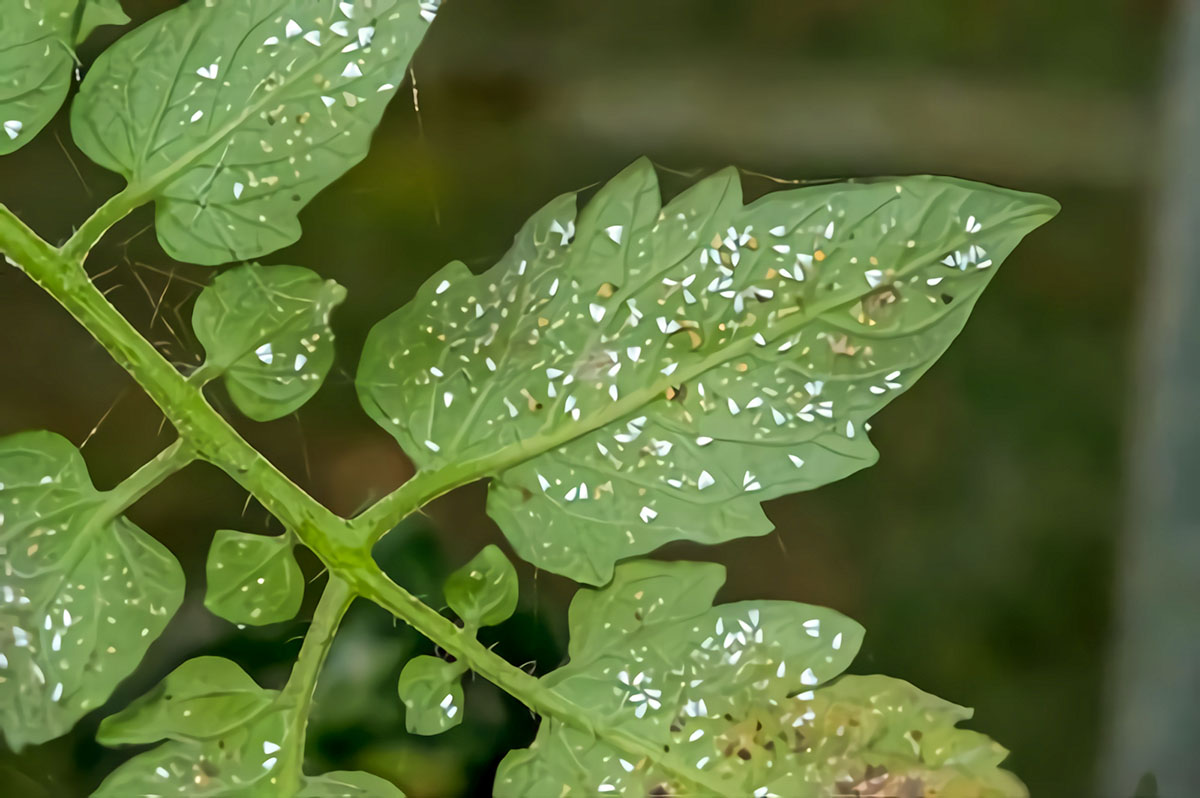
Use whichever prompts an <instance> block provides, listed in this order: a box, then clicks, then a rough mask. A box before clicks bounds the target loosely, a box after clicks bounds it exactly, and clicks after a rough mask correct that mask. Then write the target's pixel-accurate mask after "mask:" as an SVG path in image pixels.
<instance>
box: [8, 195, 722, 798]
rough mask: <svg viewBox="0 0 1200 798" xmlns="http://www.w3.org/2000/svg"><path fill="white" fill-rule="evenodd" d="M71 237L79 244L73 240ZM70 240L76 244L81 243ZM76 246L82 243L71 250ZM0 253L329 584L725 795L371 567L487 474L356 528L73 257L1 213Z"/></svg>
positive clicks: (462, 472) (389, 508)
mask: <svg viewBox="0 0 1200 798" xmlns="http://www.w3.org/2000/svg"><path fill="white" fill-rule="evenodd" d="M110 205H112V202H111V201H110V203H106V207H108V206H110ZM100 224H101V223H100V222H98V223H96V224H95V225H89V224H87V223H85V224H84V226H83V227H81V228H80V230H84V229H90V230H93V231H94V230H97V229H100V228H99V227H98V225H100ZM105 229H106V228H105ZM89 235H90V234H89ZM76 237H77V238H79V234H77V235H76ZM79 240H80V242H83V241H86V240H87V238H86V237H84V238H79ZM80 246H82V243H81V244H79V245H77V246H76V247H75V248H73V249H72V251H73V252H74V251H75V250H76V249H78V247H80ZM0 251H3V252H5V253H7V254H8V256H9V257H10V258H11V259H12V260H13V261H14V262H15V263H16V264H17V265H18V267H19V268H21V269H22V270H23V271H24V272H25V273H26V274H27V275H29V277H30V278H31V279H33V280H34V282H36V283H37V284H38V285H39V286H41V287H42V288H43V289H44V290H46V291H47V292H48V293H49V294H50V295H51V296H52V297H54V299H56V300H57V301H58V302H59V304H61V305H62V306H63V307H64V308H66V310H67V311H68V312H69V313H70V314H71V315H72V316H74V317H75V319H76V320H77V321H79V323H80V324H82V325H83V326H84V327H85V328H86V329H87V330H88V332H89V333H91V334H92V336H93V337H94V338H95V339H96V340H97V341H98V342H99V343H100V345H101V346H102V347H104V349H105V350H106V351H108V353H109V354H110V355H111V356H112V357H113V358H114V359H115V360H116V361H117V363H118V364H120V365H121V366H122V367H123V368H124V369H125V370H126V371H128V372H129V373H130V375H131V376H133V378H134V379H135V380H136V381H137V382H138V384H139V385H141V387H142V388H143V389H144V390H145V391H146V393H147V394H149V395H150V397H151V398H152V399H153V400H154V402H155V403H156V404H157V405H158V406H159V408H161V410H162V411H163V413H164V414H165V415H166V416H167V418H168V420H170V422H171V423H172V424H173V425H174V426H175V428H176V429H177V430H178V431H179V434H180V436H181V437H182V438H184V439H185V440H187V441H188V443H189V444H190V445H191V446H192V447H194V449H195V451H196V452H197V454H198V455H199V456H200V457H201V458H203V459H205V460H207V461H209V462H211V463H213V464H214V465H217V466H218V467H220V468H222V469H223V470H224V471H226V472H227V473H228V474H229V475H230V476H231V477H232V478H233V479H235V480H236V481H237V482H238V483H239V484H241V485H242V486H243V487H245V488H246V490H248V491H249V492H250V493H251V494H252V495H253V496H254V497H255V498H256V499H258V501H259V502H260V503H261V504H262V505H263V506H264V507H265V508H266V509H267V510H268V511H270V512H271V513H272V514H273V515H275V516H276V517H277V518H279V520H280V521H282V522H283V524H284V525H285V526H286V527H288V528H289V529H290V530H292V531H293V532H294V533H295V534H296V536H297V537H298V538H299V539H300V540H301V541H302V542H303V543H304V544H305V545H306V546H308V548H310V549H312V551H313V552H314V553H315V554H316V555H317V556H318V557H319V558H320V559H321V560H322V562H323V563H324V564H325V565H326V566H327V567H328V568H329V569H330V571H331V573H332V575H333V576H335V577H338V578H340V579H341V580H344V581H345V582H347V583H349V585H350V587H351V588H352V589H353V590H354V591H355V592H357V593H358V594H359V595H361V596H363V597H365V598H368V599H370V600H371V601H373V602H375V603H376V604H379V605H380V606H382V607H384V608H386V609H388V610H389V611H391V612H392V613H393V614H394V615H396V616H397V617H398V618H400V619H401V620H403V621H405V622H406V623H408V624H409V625H410V626H412V627H413V628H414V629H416V630H417V631H419V632H420V633H421V634H423V635H425V636H426V637H428V638H429V639H430V640H433V641H434V642H435V643H437V644H438V645H439V646H441V647H442V648H443V649H445V650H446V651H448V652H450V653H451V654H453V655H454V656H455V657H457V658H459V659H461V660H463V661H464V662H466V663H467V664H468V665H470V667H471V669H472V670H474V671H475V672H476V673H478V674H479V675H480V676H483V677H484V678H485V679H487V680H488V681H491V682H492V683H494V684H496V685H497V686H498V687H500V688H501V689H503V690H505V691H506V692H508V693H510V694H511V695H513V696H514V697H515V698H517V699H518V700H519V701H521V702H522V703H523V704H525V705H526V706H528V707H529V708H530V709H532V710H533V711H535V712H537V713H539V714H541V715H543V716H544V717H552V718H554V719H556V720H557V721H559V722H561V723H564V724H566V725H569V726H572V727H574V728H576V729H579V730H581V731H584V732H585V733H587V734H590V735H592V736H594V737H597V738H599V739H603V740H606V741H607V742H609V743H611V744H612V745H614V746H616V747H617V748H619V749H621V750H623V751H626V752H627V753H630V754H633V755H634V756H637V757H643V756H644V757H647V758H649V759H650V760H651V761H654V762H657V763H659V764H660V766H662V767H663V768H664V769H667V770H669V771H671V772H673V773H674V774H675V775H676V777H677V778H679V779H680V780H682V781H684V782H686V783H689V784H692V785H696V786H698V787H700V788H702V789H703V790H705V791H708V792H711V793H715V794H718V795H722V794H725V791H724V789H723V786H722V785H720V784H717V783H710V782H709V781H708V780H707V779H708V777H706V776H705V774H703V773H702V772H699V771H697V770H696V769H695V768H692V767H688V766H687V765H686V764H684V763H682V762H677V761H676V760H675V758H674V755H672V754H667V753H665V752H663V751H662V750H661V748H659V747H657V746H655V745H652V744H650V743H648V742H646V741H645V740H643V739H641V738H639V737H637V736H636V735H634V734H631V733H629V732H628V731H624V730H620V729H612V728H608V727H607V726H604V725H599V724H597V723H596V722H595V721H593V720H592V718H591V717H590V713H589V712H588V710H587V709H586V708H584V707H581V706H579V705H577V704H574V703H573V702H570V701H567V700H566V699H564V698H563V697H562V696H560V695H559V694H557V693H555V692H554V691H553V690H550V689H548V688H546V687H545V686H544V685H542V683H541V682H540V681H539V680H537V679H535V678H533V677H532V676H530V675H529V674H527V673H525V672H524V671H522V670H521V669H520V668H517V667H515V666H513V665H512V664H510V663H509V662H508V661H507V660H505V659H504V658H502V657H500V656H498V655H496V654H494V653H493V652H492V651H490V650H489V649H488V648H487V647H486V646H484V645H483V644H481V643H480V642H479V641H477V640H475V639H474V638H473V637H467V636H466V635H465V633H464V632H463V630H462V629H460V628H459V627H458V626H456V625H455V624H453V623H452V622H451V621H449V620H448V619H446V618H444V617H442V616H441V615H440V614H439V613H437V612H436V611H435V610H433V609H432V608H430V607H429V606H428V605H426V604H424V603H423V602H421V601H420V600H419V599H418V598H416V597H415V596H413V595H412V594H411V593H409V592H408V591H406V590H404V589H403V588H402V587H400V586H399V585H397V584H395V583H394V582H392V581H391V580H390V579H389V578H388V577H387V576H386V574H384V573H383V572H382V571H381V570H380V569H379V566H378V565H376V563H375V561H374V560H373V559H372V558H371V554H370V543H371V541H373V540H375V539H377V538H378V537H379V536H380V535H381V534H382V533H383V532H384V531H385V530H386V528H387V527H388V526H390V525H391V524H392V523H394V522H395V520H399V518H402V517H403V516H404V515H407V514H408V513H409V512H411V511H412V510H414V509H416V508H417V507H419V506H420V504H421V503H423V502H424V501H427V500H428V499H429V498H432V497H434V496H438V495H441V494H442V493H445V492H446V491H448V490H450V489H451V488H453V487H454V486H456V485H459V484H462V483H464V482H468V481H471V480H473V479H478V478H479V476H480V475H482V474H483V473H487V470H486V469H484V470H480V468H481V465H482V464H481V463H480V462H469V463H464V464H461V465H456V466H454V467H451V468H448V469H445V470H443V471H439V472H433V473H427V474H421V475H418V476H417V477H415V478H414V479H412V480H410V482H409V483H407V484H406V485H405V486H404V487H403V488H401V489H400V490H399V491H397V492H395V493H393V494H392V495H391V496H389V497H388V498H387V499H385V500H384V501H383V502H381V505H382V507H379V506H377V507H376V508H373V510H370V511H368V512H367V513H365V514H364V515H363V516H360V518H359V519H358V521H357V522H354V523H351V522H348V521H346V520H345V519H342V518H340V517H338V516H337V515H335V514H334V513H332V512H330V511H329V510H328V509H326V508H325V507H324V506H323V505H321V504H320V503H319V502H317V501H316V500H315V499H313V498H312V497H311V496H309V495H308V494H307V493H305V492H304V491H303V490H302V489H300V487H298V486H297V485H296V484H295V483H293V482H292V481H291V480H289V479H288V478H287V477H286V476H285V475H284V474H283V473H282V472H280V471H279V470H278V469H277V468H275V466H273V465H272V464H271V463H269V462H268V461H267V460H266V459H265V458H264V457H263V456H262V455H261V454H259V452H258V451H257V450H256V449H255V448H254V447H253V446H251V445H250V444H249V443H247V442H246V441H245V440H244V439H243V438H242V437H241V436H240V435H238V433H237V431H236V430H234V429H233V427H231V426H230V425H229V423H228V422H227V421H225V419H224V418H222V417H221V415H220V414H219V413H217V412H216V410H214V409H213V408H212V406H211V405H209V404H208V401H207V400H206V399H205V397H204V395H203V393H202V392H201V390H200V388H199V387H198V386H197V385H195V384H193V383H190V382H189V381H188V380H187V378H185V377H184V376H183V375H181V374H180V373H179V372H178V371H177V370H176V369H175V367H174V366H172V365H171V364H170V363H169V362H168V361H167V360H166V359H165V358H163V357H162V355H160V354H159V352H158V351H157V350H156V349H155V348H154V347H153V346H151V345H150V343H149V342H148V341H147V340H146V339H145V338H144V337H142V335H141V334H140V333H138V331H137V330H136V329H134V327H133V326H132V325H131V324H130V323H129V321H128V320H127V319H126V318H125V317H124V316H122V315H121V314H120V313H119V312H118V311H117V310H116V309H115V308H114V307H113V306H112V305H111V304H109V302H108V300H106V299H105V298H104V296H103V295H102V294H101V293H100V291H99V290H97V288H96V287H95V286H94V285H93V284H92V282H91V280H90V279H89V278H88V276H87V273H86V272H84V270H83V266H82V263H81V261H80V260H79V259H78V258H69V257H67V256H66V255H64V253H63V252H60V251H59V250H57V249H55V248H54V247H52V246H50V245H49V244H48V243H46V242H45V241H43V240H42V239H41V238H39V237H38V236H37V235H36V234H35V233H34V232H33V231H31V230H30V229H29V228H28V227H26V226H25V225H24V224H23V223H22V222H21V221H20V220H19V219H17V218H16V217H15V216H13V214H12V213H11V212H9V211H8V209H7V208H4V206H2V205H0ZM332 600H333V599H331V601H332ZM306 645H307V643H306ZM313 645H316V643H313ZM313 659H314V658H313V657H312V656H310V657H309V658H308V660H307V664H306V666H305V667H317V666H319V662H317V663H313ZM297 667H298V668H299V667H300V665H297ZM297 689H299V688H297Z"/></svg>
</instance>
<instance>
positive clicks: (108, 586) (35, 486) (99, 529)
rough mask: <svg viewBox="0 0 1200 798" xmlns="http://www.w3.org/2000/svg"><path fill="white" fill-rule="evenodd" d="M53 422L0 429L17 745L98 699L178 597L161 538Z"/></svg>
mask: <svg viewBox="0 0 1200 798" xmlns="http://www.w3.org/2000/svg"><path fill="white" fill-rule="evenodd" d="M108 499H109V495H108V494H105V493H101V492H99V491H97V490H96V489H95V488H94V487H93V486H92V483H91V480H90V479H89V477H88V473H87V466H86V465H85V463H84V461H83V458H82V457H81V456H80V454H79V452H78V450H77V449H76V448H75V447H74V446H72V445H71V443H70V442H69V441H67V440H66V439H64V438H62V437H60V436H58V435H54V434H52V433H49V432H27V433H21V434H18V435H11V436H9V437H7V438H2V439H0V555H2V556H3V559H4V575H3V576H2V577H0V728H2V729H3V731H4V735H5V738H6V740H7V742H8V744H9V746H11V747H13V748H18V749H19V748H21V747H22V746H24V745H25V744H27V743H39V742H43V741H45V740H49V739H52V738H54V737H57V736H58V735H60V734H63V733H64V732H66V731H67V730H68V729H70V728H71V726H72V725H74V724H75V722H76V721H77V720H79V718H81V717H82V716H83V715H85V714H86V713H87V712H90V711H91V710H93V709H96V708H97V707H98V706H100V705H101V704H103V703H104V702H105V701H106V700H107V699H108V697H109V695H111V694H112V691H113V688H114V687H116V685H117V683H118V682H120V681H121V680H122V679H123V678H125V676H127V675H128V674H129V673H130V672H131V671H132V670H133V669H134V668H135V667H136V666H137V664H138V663H139V662H141V659H142V656H143V655H144V654H145V653H146V649H147V648H148V647H149V645H150V644H151V643H152V642H154V640H155V639H156V638H157V637H158V635H159V634H160V633H161V632H162V630H163V628H164V627H165V626H166V625H167V621H169V620H170V618H171V616H172V615H174V614H175V610H176V609H178V608H179V604H180V602H181V601H182V600H183V587H184V583H183V573H182V571H181V570H180V568H179V564H178V563H177V562H176V561H175V558H174V557H172V556H171V554H170V552H168V551H167V550H166V549H165V548H163V546H162V545H160V544H159V543H158V542H157V541H155V540H154V539H153V538H152V537H150V536H149V535H147V534H146V533H145V532H143V531H142V530H141V529H138V528H137V527H136V526H134V525H133V524H132V523H130V522H129V521H128V520H126V519H125V518H124V517H122V516H119V515H116V514H115V512H114V510H113V508H112V506H111V505H110V504H109V503H107V500H108Z"/></svg>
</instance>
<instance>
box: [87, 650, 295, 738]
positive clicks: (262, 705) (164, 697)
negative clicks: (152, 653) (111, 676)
mask: <svg viewBox="0 0 1200 798" xmlns="http://www.w3.org/2000/svg"><path fill="white" fill-rule="evenodd" d="M275 695H276V693H275V692H274V691H272V690H264V689H262V688H261V687H259V686H258V684H257V683H255V681H254V680H253V679H251V678H250V677H249V676H248V675H247V674H246V672H245V671H244V670H242V669H241V668H240V667H238V665H237V664H236V663H234V662H231V661H229V660H227V659H224V658H222V657H196V658H195V659H189V660H187V661H186V662H184V663H183V664H182V665H180V666H179V667H178V668H176V669H175V670H173V671H172V672H171V673H170V674H168V675H167V677H166V678H165V679H163V680H162V681H161V682H159V684H158V685H157V686H156V687H155V688H154V689H153V690H151V691H150V692H149V693H147V694H146V695H144V696H142V697H141V698H139V699H137V700H136V701H134V702H133V703H132V704H130V705H129V706H128V707H126V708H125V709H123V710H121V711H120V712H118V713H117V714H115V715H110V716H109V717H107V718H105V719H104V720H103V721H102V722H101V723H100V729H99V731H97V732H96V740H97V741H98V742H100V743H102V744H104V745H140V744H144V743H156V742H158V741H159V740H164V739H172V740H181V741H186V740H207V739H211V738H214V737H220V736H221V735H222V734H226V733H227V732H229V731H231V730H232V729H235V728H237V727H238V726H241V725H242V724H243V723H244V722H246V721H247V720H248V719H250V718H253V717H255V716H256V715H259V714H260V713H262V712H263V711H264V710H265V709H266V708H267V707H269V706H270V704H271V702H272V701H273V700H274V698H275Z"/></svg>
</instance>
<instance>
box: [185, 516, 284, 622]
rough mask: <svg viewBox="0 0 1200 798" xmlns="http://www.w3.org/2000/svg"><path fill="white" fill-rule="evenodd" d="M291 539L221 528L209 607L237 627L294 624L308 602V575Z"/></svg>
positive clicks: (211, 561) (209, 569)
mask: <svg viewBox="0 0 1200 798" xmlns="http://www.w3.org/2000/svg"><path fill="white" fill-rule="evenodd" d="M294 545H295V543H294V541H293V540H292V538H291V536H290V535H279V536H274V537H269V536H265V535H250V534H247V533H245V532H237V531H235V530H232V529H222V530H219V531H218V532H217V534H216V535H215V536H214V537H213V542H212V547H211V548H210V549H209V550H208V562H207V563H206V565H205V576H206V578H207V581H208V584H207V586H206V587H205V590H204V606H205V607H208V609H209V611H211V612H212V613H213V614H214V615H218V616H220V617H222V618H224V619H225V620H227V621H231V622H232V623H240V624H248V625H250V626H263V625H265V624H269V623H279V622H280V621H287V620H291V619H292V618H294V617H296V613H297V612H299V611H300V603H301V602H302V601H303V600H304V575H303V574H302V573H301V572H300V566H299V564H297V562H296V558H295V556H294V554H293V553H292V548H293V546H294Z"/></svg>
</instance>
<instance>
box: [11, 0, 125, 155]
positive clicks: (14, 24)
mask: <svg viewBox="0 0 1200 798" xmlns="http://www.w3.org/2000/svg"><path fill="white" fill-rule="evenodd" d="M0 20H2V21H3V24H0V155H7V154H8V153H10V152H13V151H14V150H17V149H19V148H20V147H22V146H24V145H25V144H26V143H27V142H29V141H31V140H32V139H33V137H34V136H36V135H37V133H38V131H39V130H41V129H42V128H43V127H45V126H46V123H47V122H49V121H50V120H51V119H52V118H53V117H54V115H55V114H56V113H58V109H59V106H61V105H62V103H63V100H64V99H65V98H66V96H67V91H68V89H70V87H71V74H72V71H73V70H74V68H75V45H76V44H78V43H79V42H82V41H83V40H84V39H86V38H87V37H88V35H89V34H90V33H91V32H92V31H93V30H95V28H96V27H98V26H100V25H124V24H125V23H126V22H128V21H129V17H127V16H125V13H124V12H123V11H122V10H121V6H120V4H119V3H118V2H117V1H116V0H36V2H31V1H30V0H0Z"/></svg>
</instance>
